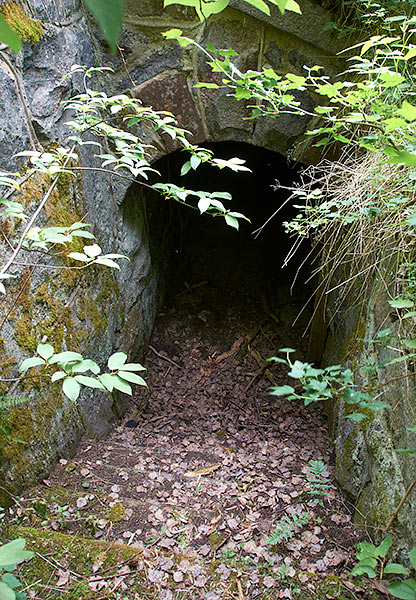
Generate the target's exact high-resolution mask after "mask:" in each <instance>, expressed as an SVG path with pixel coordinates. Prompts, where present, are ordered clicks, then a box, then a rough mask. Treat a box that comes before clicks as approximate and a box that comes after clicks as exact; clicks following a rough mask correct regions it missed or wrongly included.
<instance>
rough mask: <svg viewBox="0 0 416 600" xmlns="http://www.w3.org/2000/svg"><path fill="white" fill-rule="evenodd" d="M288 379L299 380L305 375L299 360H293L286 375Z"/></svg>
mask: <svg viewBox="0 0 416 600" xmlns="http://www.w3.org/2000/svg"><path fill="white" fill-rule="evenodd" d="M288 375H289V377H293V378H294V379H300V378H301V377H303V376H304V375H305V368H304V365H303V363H301V362H300V361H299V360H295V362H294V364H293V367H292V368H291V370H290V371H289V373H288Z"/></svg>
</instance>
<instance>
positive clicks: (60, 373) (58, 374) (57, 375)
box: [51, 371, 67, 383]
mask: <svg viewBox="0 0 416 600" xmlns="http://www.w3.org/2000/svg"><path fill="white" fill-rule="evenodd" d="M66 375H67V374H66V373H65V371H56V372H55V373H54V374H53V375H52V377H51V381H52V383H53V382H55V381H59V379H63V378H64V377H66Z"/></svg>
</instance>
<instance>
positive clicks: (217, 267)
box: [141, 142, 312, 414]
mask: <svg viewBox="0 0 416 600" xmlns="http://www.w3.org/2000/svg"><path fill="white" fill-rule="evenodd" d="M207 146H208V147H209V148H210V149H212V150H213V151H214V154H215V156H216V157H219V158H224V159H229V158H232V157H235V156H237V157H239V158H243V159H244V160H245V161H246V165H247V166H248V167H249V168H250V169H251V172H250V173H247V172H237V173H234V172H233V171H231V170H229V169H224V170H221V171H219V170H217V169H215V168H213V167H211V166H201V167H199V168H198V169H197V170H196V171H191V172H189V174H187V175H186V176H185V177H181V176H180V171H181V167H182V165H183V163H184V162H185V160H186V156H185V155H184V154H183V153H180V152H174V153H172V154H170V155H168V156H166V157H164V158H163V159H161V160H159V161H158V162H157V163H155V165H154V166H155V168H156V169H157V170H158V171H159V172H160V173H161V175H162V181H167V182H170V183H174V184H176V185H180V186H183V187H186V188H188V189H193V190H205V191H211V192H213V191H228V192H231V193H232V197H233V199H232V201H230V206H229V207H230V209H232V210H235V211H238V212H241V213H243V214H244V215H245V216H247V218H249V219H250V222H246V221H240V231H236V230H235V229H233V228H231V227H229V226H227V224H226V223H225V221H224V219H223V218H221V217H217V218H213V217H211V216H209V215H202V216H201V215H200V214H199V211H197V210H191V209H189V208H188V207H186V206H181V205H178V204H173V205H171V206H170V207H169V211H166V209H165V207H164V206H162V207H161V201H160V197H159V198H154V197H149V198H148V209H149V214H150V234H151V253H152V255H153V257H154V260H155V262H157V263H158V264H159V265H163V266H164V268H165V272H166V275H165V277H164V298H165V301H164V306H163V308H162V310H161V311H160V313H159V315H158V317H157V320H156V324H155V328H154V331H153V336H152V339H151V343H150V353H148V360H155V361H158V360H159V361H160V360H161V361H162V363H161V367H162V369H163V367H165V369H164V371H163V372H164V373H165V372H166V375H164V376H163V378H162V379H163V381H160V385H161V388H160V389H161V391H162V390H166V388H169V387H171V386H173V387H174V388H175V389H176V390H178V389H180V388H181V386H182V383H180V381H175V382H171V381H170V380H169V377H168V375H169V376H170V375H172V374H173V373H176V375H178V377H179V380H181V381H183V378H182V379H181V373H180V371H183V370H185V371H186V375H185V380H186V382H187V387H186V391H185V395H189V394H191V393H193V392H192V386H191V388H188V383H189V382H190V381H194V384H195V385H194V391H196V389H197V388H198V381H201V377H202V378H203V375H201V373H202V372H204V373H205V372H210V373H212V372H213V370H214V371H215V369H216V368H217V367H220V370H221V373H222V374H223V375H224V376H225V379H226V380H224V381H223V383H222V384H221V385H222V391H224V389H225V390H231V389H234V391H235V390H238V393H237V395H240V396H241V394H243V395H244V394H249V393H250V394H251V395H252V398H251V399H252V401H253V402H254V404H255V406H256V407H257V408H256V411H258V410H260V412H261V410H263V409H260V408H259V398H262V400H261V402H263V404H264V406H263V408H264V410H265V413H267V414H269V413H270V414H271V412H270V411H272V406H276V399H275V398H272V397H271V396H270V395H269V394H268V393H267V392H268V389H269V388H270V386H271V385H280V384H281V382H282V381H287V375H286V369H285V367H282V365H278V364H276V365H271V364H270V363H269V362H267V359H268V358H270V357H271V356H274V355H277V353H278V351H279V349H280V348H283V347H288V346H290V347H292V348H294V349H296V350H297V355H296V357H299V358H303V359H305V358H306V352H307V344H308V326H309V322H310V320H311V316H312V307H311V302H310V298H311V294H312V290H311V289H310V287H309V286H308V285H307V284H306V281H307V280H308V279H309V275H310V273H309V270H308V266H307V265H308V261H307V260H306V257H307V255H308V253H309V250H310V248H309V246H308V245H307V244H306V243H305V244H304V246H303V247H301V248H300V249H299V250H298V251H297V253H296V254H295V256H294V257H293V258H292V259H291V261H290V262H289V265H288V266H287V267H286V268H282V265H283V263H284V262H285V258H286V256H287V255H288V253H289V252H290V250H291V247H292V245H293V240H291V239H290V238H289V237H288V236H287V235H286V233H285V231H284V227H283V222H284V221H287V220H290V219H291V218H293V216H295V214H296V208H294V206H293V204H292V202H293V200H290V198H289V197H290V191H288V189H287V188H290V187H293V186H294V185H295V184H296V183H297V182H298V181H299V179H300V176H301V170H302V166H301V165H290V164H289V163H288V161H287V159H286V158H284V157H283V156H281V155H279V154H277V153H274V152H271V151H268V150H264V149H261V148H257V147H254V146H250V145H248V144H244V143H234V142H223V143H215V144H214V143H213V144H209V145H207ZM278 209H280V211H279V213H278V214H277V215H276V216H275V217H274V218H273V219H270V217H271V216H272V215H273V214H274V213H275V212H276V211H277V210H278ZM152 231H154V232H155V235H154V236H153V238H152ZM161 231H163V234H161V233H160V232H161ZM255 231H257V232H258V233H257V234H256V235H254V234H253V232H255ZM152 239H153V242H152ZM167 250H168V252H167ZM168 253H169V255H170V258H169V260H166V256H167V254H168ZM151 355H152V358H151ZM188 360H191V363H190V365H189V366H190V368H191V371H190V372H188V371H187V368H188V367H185V366H184V365H185V363H186V362H187V361H188ZM163 361H164V363H165V364H163ZM227 365H233V366H232V367H231V370H230V369H228V368H223V367H227ZM153 367H155V365H154V364H152V369H153ZM195 369H196V370H195ZM198 369H199V371H198ZM153 374H154V373H153ZM153 374H152V373H151V374H150V376H151V378H152V377H153ZM183 374H184V373H182V375H183ZM236 380H238V381H236ZM154 383H155V382H153V384H154ZM153 384H152V392H150V393H149V394H150V396H151V397H150V396H149V398H148V399H149V401H150V403H153V402H154V394H155V393H156V395H157V391H156V389H157V387H158V385H156V387H155V385H153ZM221 385H220V386H219V383H218V381H217V382H216V383H215V386H214V387H215V388H217V387H218V386H219V387H218V389H220V387H221ZM221 393H222V392H221ZM221 393H220V395H221ZM224 393H225V396H227V397H228V399H229V400H230V402H231V405H232V404H233V403H234V407H235V406H238V405H239V402H238V401H237V400H236V398H235V397H234V399H232V398H231V396H229V394H228V392H224ZM141 394H142V397H143V395H146V394H143V392H141ZM162 394H163V392H162ZM232 395H233V394H232ZM179 396H180V394H179ZM211 400H212V398H211ZM223 400H224V399H222V400H221V402H220V404H221V403H223ZM178 402H179V404H181V399H180V398H178ZM261 402H260V404H261ZM284 402H286V401H284ZM214 404H215V402H214ZM300 412H302V411H300Z"/></svg>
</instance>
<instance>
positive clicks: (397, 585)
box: [387, 581, 416, 600]
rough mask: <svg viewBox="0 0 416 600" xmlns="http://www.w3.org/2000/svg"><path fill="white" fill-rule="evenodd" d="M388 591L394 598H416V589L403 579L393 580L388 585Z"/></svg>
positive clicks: (411, 599) (412, 599)
mask: <svg viewBox="0 0 416 600" xmlns="http://www.w3.org/2000/svg"><path fill="white" fill-rule="evenodd" d="M387 589H388V592H389V594H391V595H392V596H394V597H395V598H401V599H402V600H416V591H415V590H414V589H413V588H412V587H410V585H408V584H407V583H406V582H405V581H393V583H391V584H390V585H389V586H388V588H387Z"/></svg>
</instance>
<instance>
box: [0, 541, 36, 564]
mask: <svg viewBox="0 0 416 600" xmlns="http://www.w3.org/2000/svg"><path fill="white" fill-rule="evenodd" d="M25 545H26V540H24V539H23V538H18V539H17V540H13V541H12V542H9V543H8V544H3V545H2V546H0V567H7V566H8V565H12V564H18V563H20V562H22V561H24V560H26V559H27V558H32V556H33V552H30V551H28V550H25V549H24V547H25Z"/></svg>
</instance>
